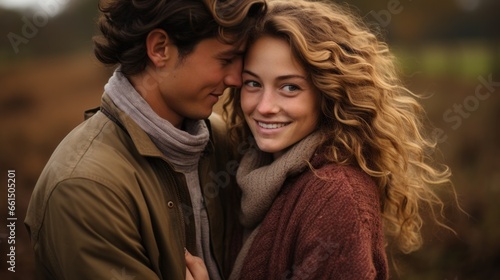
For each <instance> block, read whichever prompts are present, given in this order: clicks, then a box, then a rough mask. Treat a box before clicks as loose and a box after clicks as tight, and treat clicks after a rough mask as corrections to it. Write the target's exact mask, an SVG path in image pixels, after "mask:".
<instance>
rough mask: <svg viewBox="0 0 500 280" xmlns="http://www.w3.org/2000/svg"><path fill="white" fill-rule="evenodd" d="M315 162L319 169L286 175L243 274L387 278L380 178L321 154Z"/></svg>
mask: <svg viewBox="0 0 500 280" xmlns="http://www.w3.org/2000/svg"><path fill="white" fill-rule="evenodd" d="M311 163H312V165H313V166H314V168H315V169H316V172H315V173H316V174H314V173H313V172H312V171H311V170H310V169H307V170H306V171H305V172H302V173H301V174H299V175H297V176H294V177H291V178H287V179H286V181H285V183H284V185H283V187H282V188H281V190H280V192H279V193H278V195H277V196H276V198H275V200H274V202H273V204H272V206H271V208H270V210H269V211H268V212H267V214H266V215H265V218H264V220H263V221H262V223H261V224H260V228H259V229H258V232H257V233H256V236H255V238H254V240H253V243H252V245H251V247H250V249H249V251H248V254H247V255H246V257H245V259H244V262H243V266H242V268H241V273H240V274H239V276H240V278H239V279H249V280H257V279H343V280H344V279H356V280H359V279H387V278H388V268H387V257H386V254H385V250H384V240H383V231H382V225H381V216H380V205H379V198H378V193H377V188H376V185H375V183H374V181H373V180H372V179H371V178H370V177H369V176H368V175H367V174H366V173H364V172H363V171H362V170H360V169H359V168H356V167H352V166H339V165H336V164H332V163H330V162H328V161H327V160H326V159H325V158H324V157H323V156H321V155H316V156H315V157H314V158H313V159H312V161H311ZM321 178H323V179H321Z"/></svg>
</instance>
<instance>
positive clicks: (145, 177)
mask: <svg viewBox="0 0 500 280" xmlns="http://www.w3.org/2000/svg"><path fill="white" fill-rule="evenodd" d="M104 3H105V4H104ZM100 10H101V12H102V15H101V17H100V19H99V22H98V25H99V28H100V30H101V32H102V36H98V37H96V38H95V40H94V41H95V54H96V57H97V58H98V59H99V60H100V61H101V62H103V63H104V64H106V65H119V67H118V68H117V70H116V71H115V73H114V75H113V76H112V77H111V78H110V80H109V82H108V84H107V85H106V86H105V92H104V94H103V97H102V103H101V106H100V110H99V111H98V112H96V113H95V114H94V115H93V116H92V117H90V118H89V119H88V120H86V121H85V122H84V123H82V124H81V125H79V126H78V127H77V128H75V129H74V130H73V131H72V132H71V133H70V134H69V135H68V136H67V137H66V138H65V139H64V140H63V141H62V142H61V143H60V144H59V146H58V148H57V149H56V150H55V151H54V153H53V155H52V157H51V158H50V160H49V162H48V163H47V166H46V167H45V169H44V170H43V172H42V174H41V176H40V178H39V180H38V182H37V185H36V186H35V189H34V192H33V195H32V198H31V201H30V205H29V208H28V212H27V216H26V220H25V224H26V226H27V228H28V231H29V232H30V235H31V241H32V245H33V247H34V251H35V260H36V265H37V273H38V275H40V276H42V278H43V279H72V280H73V279H148V280H149V279H185V277H186V273H188V275H189V271H186V260H185V253H184V250H185V248H187V250H188V251H189V252H191V253H192V254H193V255H196V256H199V257H200V258H202V259H203V260H204V262H205V263H206V266H207V269H208V272H209V275H210V278H211V279H223V278H225V276H226V275H227V272H228V271H229V269H230V267H229V266H228V265H227V263H229V262H230V260H228V259H227V258H226V257H225V256H227V252H228V248H227V244H226V243H227V242H225V241H226V240H228V239H229V237H228V234H229V232H230V228H231V227H230V225H231V221H230V214H231V212H230V211H226V206H227V205H228V202H229V201H227V199H225V198H226V195H228V194H227V193H226V191H228V190H229V187H228V185H229V182H228V180H227V177H229V175H234V168H230V167H229V166H228V164H227V163H228V161H229V160H230V157H229V153H228V152H227V141H226V139H225V137H226V136H225V135H226V134H225V131H224V127H225V125H224V124H222V122H221V120H220V119H218V118H215V117H211V118H210V120H209V119H207V118H208V117H209V116H210V115H211V113H212V107H213V105H214V104H215V103H216V102H217V101H218V99H219V97H220V96H221V95H222V93H223V92H224V90H225V89H226V88H228V87H239V86H241V78H240V75H241V74H240V73H241V64H242V61H241V60H242V57H241V54H242V52H243V51H244V49H243V47H244V42H245V39H246V36H247V34H248V31H249V30H250V27H251V26H252V25H254V24H255V21H256V20H258V18H259V17H260V15H262V14H263V13H264V12H265V3H264V0H234V1H232V0H228V1H215V0H154V1H153V0H151V1H130V0H111V1H105V2H103V4H102V5H100ZM216 153H217V155H216ZM218 177H221V178H224V180H222V179H220V178H218ZM188 255H189V254H188Z"/></svg>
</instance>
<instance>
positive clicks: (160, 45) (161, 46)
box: [146, 29, 173, 67]
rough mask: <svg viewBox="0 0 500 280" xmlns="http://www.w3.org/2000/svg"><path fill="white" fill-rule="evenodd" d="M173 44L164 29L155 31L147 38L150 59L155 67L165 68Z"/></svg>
mask: <svg viewBox="0 0 500 280" xmlns="http://www.w3.org/2000/svg"><path fill="white" fill-rule="evenodd" d="M172 47H173V45H172V42H171V41H170V40H169V37H168V34H167V32H166V31H165V30H163V29H153V30H152V31H151V32H149V34H148V37H147V38H146V48H147V52H148V57H149V59H150V60H151V62H152V63H153V65H154V66H155V67H164V66H165V65H166V64H167V61H168V60H169V58H170V51H171V50H170V48H172Z"/></svg>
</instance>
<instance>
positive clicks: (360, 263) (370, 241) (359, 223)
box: [293, 181, 386, 280]
mask: <svg viewBox="0 0 500 280" xmlns="http://www.w3.org/2000/svg"><path fill="white" fill-rule="evenodd" d="M324 184H325V186H324V188H319V189H318V191H317V194H318V195H315V196H314V200H313V201H311V203H310V205H311V206H310V208H309V209H308V210H307V211H306V213H305V215H304V217H303V218H304V219H301V220H302V221H303V224H302V227H301V230H300V235H299V238H298V243H297V247H296V253H295V256H296V257H295V260H294V265H293V268H294V270H293V276H294V278H293V279H295V277H298V278H299V279H302V278H307V279H347V280H348V279H353V280H354V279H384V278H385V277H386V276H385V274H386V268H385V266H386V259H385V253H384V247H383V241H382V239H380V238H379V237H381V234H382V233H381V228H380V225H379V219H380V218H379V215H378V206H377V205H378V202H377V197H376V196H375V197H370V195H368V197H366V196H365V197H363V196H364V195H363V194H360V193H357V192H356V191H355V192H353V190H356V189H358V190H359V189H366V188H367V186H366V185H364V186H363V185H356V186H352V185H350V184H349V183H346V182H345V181H343V182H340V183H338V182H337V183H333V184H334V187H332V186H331V185H330V186H326V185H329V184H332V183H331V182H330V183H329V182H324ZM369 187H371V186H369ZM333 189H335V191H332V190H333ZM365 198H366V199H365ZM369 199H375V202H370V201H369Z"/></svg>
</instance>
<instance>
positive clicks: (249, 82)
mask: <svg viewBox="0 0 500 280" xmlns="http://www.w3.org/2000/svg"><path fill="white" fill-rule="evenodd" d="M243 84H244V85H245V86H248V87H252V88H254V87H260V84H259V83H257V82H256V81H245V82H244V83H243Z"/></svg>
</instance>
